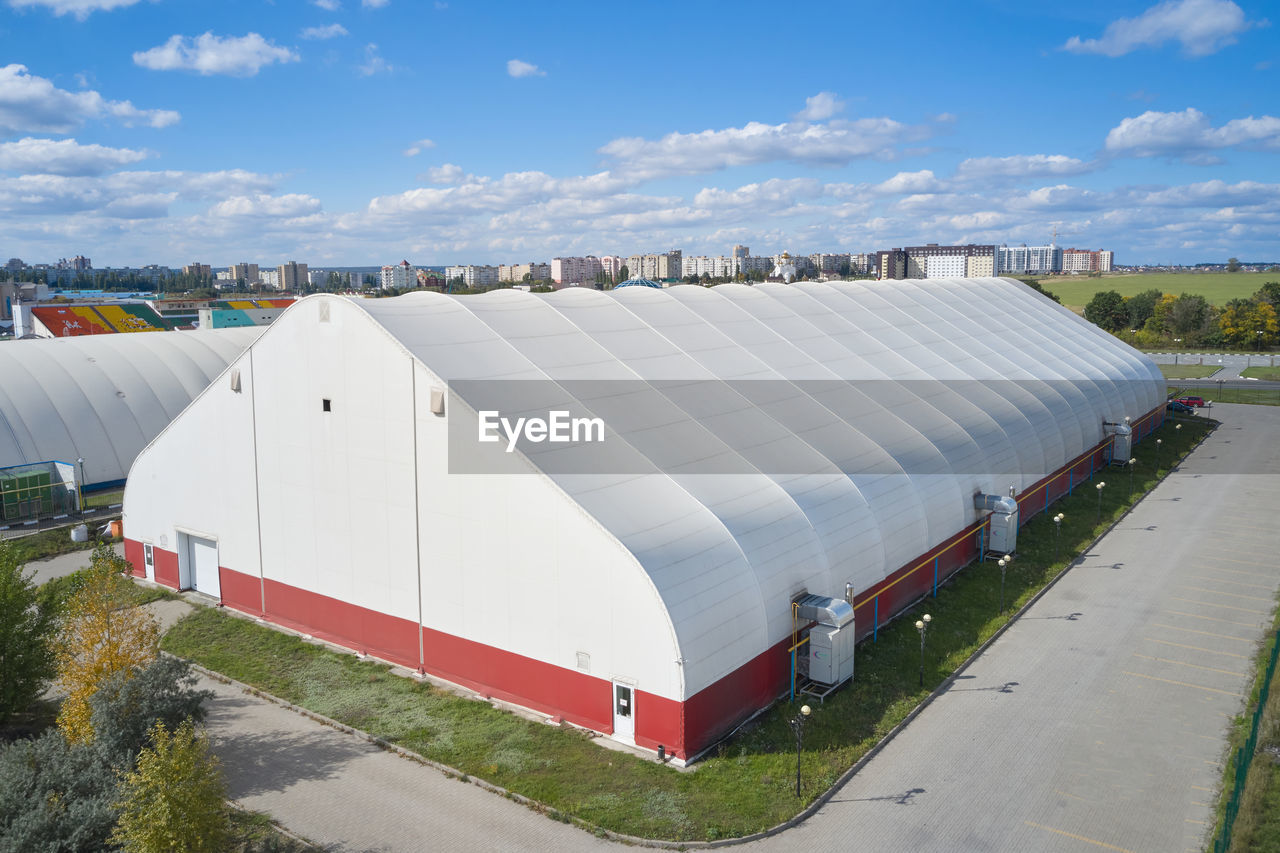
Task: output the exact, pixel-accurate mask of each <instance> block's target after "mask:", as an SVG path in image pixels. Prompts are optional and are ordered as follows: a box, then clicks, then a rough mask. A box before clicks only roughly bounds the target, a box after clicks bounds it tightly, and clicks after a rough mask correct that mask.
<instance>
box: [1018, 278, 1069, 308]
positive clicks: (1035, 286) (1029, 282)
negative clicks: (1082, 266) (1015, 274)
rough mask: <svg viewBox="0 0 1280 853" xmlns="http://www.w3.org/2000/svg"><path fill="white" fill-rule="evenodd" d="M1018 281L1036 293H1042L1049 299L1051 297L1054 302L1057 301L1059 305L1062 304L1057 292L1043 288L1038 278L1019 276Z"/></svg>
mask: <svg viewBox="0 0 1280 853" xmlns="http://www.w3.org/2000/svg"><path fill="white" fill-rule="evenodd" d="M1018 281H1020V282H1022V283H1023V284H1025V285H1026V286H1027V287H1029V288H1031V289H1032V290H1034V291H1036V292H1037V293H1043V294H1044V295H1045V296H1047V297H1049V298H1050V299H1052V300H1053V301H1054V302H1056V303H1058V304H1059V305H1061V304H1062V300H1061V299H1059V298H1058V294H1056V293H1053V292H1052V291H1049V290H1045V289H1044V285H1042V284H1041V283H1040V282H1039V280H1038V279H1034V278H1020V279H1018Z"/></svg>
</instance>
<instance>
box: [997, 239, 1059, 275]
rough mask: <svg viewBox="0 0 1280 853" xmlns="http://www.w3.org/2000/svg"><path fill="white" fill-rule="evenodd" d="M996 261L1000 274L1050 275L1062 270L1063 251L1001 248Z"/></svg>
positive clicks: (1052, 248) (1049, 247) (1032, 247)
mask: <svg viewBox="0 0 1280 853" xmlns="http://www.w3.org/2000/svg"><path fill="white" fill-rule="evenodd" d="M998 254H999V257H998V258H997V259H996V263H997V272H998V273H1012V274H1015V275H1022V274H1028V275H1041V274H1043V275H1048V274H1049V273H1055V272H1060V271H1061V270H1062V250H1061V249H1059V248H1058V247H1057V246H1055V245H1053V244H1052V243H1050V244H1049V245H1048V246H1025V245H1024V246H1001V247H1000V248H999V250H998Z"/></svg>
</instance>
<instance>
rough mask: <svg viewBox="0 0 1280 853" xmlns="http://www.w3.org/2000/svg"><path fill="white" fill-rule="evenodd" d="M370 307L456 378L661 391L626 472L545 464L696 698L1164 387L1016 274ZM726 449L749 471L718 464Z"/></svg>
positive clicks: (649, 403) (507, 293)
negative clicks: (636, 572) (647, 592)
mask: <svg viewBox="0 0 1280 853" xmlns="http://www.w3.org/2000/svg"><path fill="white" fill-rule="evenodd" d="M312 298H313V299H315V298H317V297H312ZM319 298H327V297H319ZM355 304H357V305H358V306H359V307H360V308H361V310H363V311H365V312H367V313H368V314H369V315H370V316H371V317H373V318H374V319H375V320H376V321H377V322H378V323H380V324H381V325H382V326H383V327H384V328H386V329H387V331H388V332H390V333H391V334H392V335H393V336H394V337H395V338H396V339H397V340H398V341H399V342H400V343H401V344H402V345H403V346H404V347H405V348H407V349H408V350H409V351H410V352H411V353H412V354H413V355H414V356H415V357H416V358H418V359H419V360H420V361H421V362H422V363H423V364H424V365H425V366H426V367H427V368H428V369H429V370H430V371H431V372H433V373H434V374H435V375H437V376H439V377H441V378H442V379H444V380H445V381H447V382H450V383H457V382H459V381H460V380H484V379H502V380H512V379H537V380H550V381H551V382H553V383H557V384H558V385H560V386H561V387H562V388H563V390H564V394H565V397H566V399H569V400H570V401H571V403H572V405H573V407H574V409H575V410H581V411H586V412H592V413H596V414H599V415H600V416H601V417H602V418H603V419H604V420H605V421H606V422H610V421H611V420H612V421H613V422H614V423H617V422H618V419H617V418H612V419H611V417H610V412H611V411H617V410H616V407H617V406H619V405H625V401H623V402H621V403H620V402H619V401H618V400H617V399H613V398H612V397H611V396H610V395H609V394H603V393H602V394H600V395H599V396H595V397H591V396H583V395H582V392H581V390H579V389H581V388H582V387H585V386H583V385H580V384H575V383H578V382H579V381H580V380H591V381H594V380H631V381H634V382H636V384H637V385H638V386H646V387H647V388H648V391H649V393H648V395H647V396H645V398H644V404H645V406H646V407H648V408H646V409H645V411H647V412H650V413H651V414H652V417H651V418H650V419H649V423H647V424H646V425H645V426H644V428H643V429H641V428H635V429H632V430H630V431H628V432H624V433H622V434H620V435H619V437H620V438H621V439H622V441H621V442H619V443H615V445H614V451H613V456H611V461H612V462H617V461H618V460H621V459H625V460H626V462H627V463H628V465H627V470H625V471H623V470H621V469H619V470H617V471H616V472H614V473H610V472H609V471H604V470H602V471H600V472H598V473H589V474H582V473H577V474H575V473H559V472H558V471H557V470H556V468H555V464H554V463H555V458H554V456H553V454H554V452H555V449H554V448H551V447H549V446H548V445H537V446H534V447H531V448H530V449H529V450H528V451H527V452H526V453H525V456H526V457H527V458H528V460H529V461H530V462H532V463H533V465H535V466H537V467H538V468H539V469H540V470H541V471H542V473H543V474H545V475H546V476H547V477H549V478H550V479H551V480H552V481H554V482H555V483H556V484H557V485H558V486H559V487H560V488H561V489H562V490H563V491H564V492H565V493H566V494H568V495H569V496H570V497H571V498H572V499H573V500H574V501H576V502H577V503H578V504H579V505H580V506H581V507H582V508H583V509H584V510H585V511H586V512H587V513H589V514H590V515H591V516H592V517H594V518H595V519H596V520H597V521H598V523H599V524H600V525H601V526H602V527H603V528H604V529H606V530H607V531H608V532H609V533H610V534H611V535H612V536H614V537H616V539H617V540H618V541H620V542H621V543H622V544H623V545H624V546H625V547H626V548H627V549H628V550H629V551H630V552H631V554H632V555H634V557H635V559H636V560H637V562H638V563H639V564H640V565H641V566H642V567H643V569H644V571H645V572H646V573H647V574H648V576H649V577H650V579H651V581H652V583H653V585H654V587H655V588H656V590H657V591H658V593H659V595H660V596H661V597H662V599H663V601H664V603H665V605H666V607H667V610H668V612H669V614H670V617H671V621H672V626H673V629H674V631H675V634H676V637H677V640H678V644H679V647H680V653H681V655H682V658H683V660H684V661H686V663H685V666H684V678H685V694H684V695H686V696H689V695H692V694H693V693H695V692H697V691H698V690H699V689H701V688H702V687H705V686H707V685H710V684H712V683H714V682H715V681H716V679H718V678H720V677H722V676H724V675H725V674H727V673H728V672H731V671H733V670H734V669H735V668H736V667H738V666H740V665H741V664H742V663H743V661H745V660H750V659H751V658H752V657H753V656H754V655H755V654H759V653H760V652H763V651H764V650H765V649H767V648H768V647H769V646H770V645H771V644H772V643H774V642H776V641H777V640H778V639H779V638H781V637H782V636H785V635H786V633H788V632H789V630H790V612H789V609H788V607H787V606H786V602H787V601H789V598H790V595H791V594H792V593H793V592H794V591H795V590H796V589H799V588H804V589H807V590H808V591H810V592H820V593H821V594H826V595H836V596H840V595H842V594H843V590H844V585H845V583H846V582H851V583H853V584H854V586H855V588H856V589H859V590H861V589H866V588H868V587H870V586H871V585H873V584H875V583H876V582H878V581H879V580H881V579H883V578H884V577H886V576H888V575H889V574H891V573H892V572H894V571H895V570H897V569H898V568H900V567H902V566H903V565H904V564H906V563H907V562H908V561H910V560H911V559H913V558H915V557H917V556H919V555H920V554H923V553H925V552H927V551H928V550H929V549H930V548H931V547H933V546H935V545H937V544H939V543H940V542H942V541H943V540H944V539H945V538H946V537H948V536H950V535H952V534H954V533H956V532H958V531H960V530H961V529H963V528H964V527H965V526H966V525H967V524H969V523H971V522H973V521H974V520H976V517H977V516H976V513H975V511H974V509H973V507H972V500H971V497H972V495H973V493H974V492H975V491H978V490H982V491H987V492H994V493H996V494H1005V493H1007V489H1008V487H1009V486H1010V485H1012V486H1015V487H1017V488H1019V489H1021V488H1023V487H1025V486H1028V485H1030V484H1032V483H1034V482H1035V481H1037V480H1038V479H1040V478H1042V477H1043V476H1044V475H1046V474H1047V473H1049V472H1051V471H1054V470H1057V469H1058V468H1060V467H1061V466H1063V465H1064V464H1065V463H1067V462H1068V461H1070V460H1072V459H1074V458H1075V457H1076V456H1078V455H1080V454H1081V453H1083V452H1084V451H1085V450H1087V449H1089V448H1090V447H1093V446H1094V445H1096V444H1097V443H1098V442H1099V441H1100V440H1101V439H1102V438H1103V426H1102V423H1103V421H1104V420H1110V421H1119V420H1123V418H1124V417H1126V416H1129V417H1134V418H1136V417H1139V416H1141V415H1144V414H1146V413H1147V412H1149V411H1151V410H1152V409H1154V408H1156V407H1157V406H1159V405H1160V404H1161V403H1162V402H1163V400H1164V395H1165V383H1164V380H1163V378H1162V376H1161V374H1160V372H1159V369H1158V368H1157V367H1156V366H1155V365H1154V364H1153V363H1152V362H1151V361H1150V360H1149V359H1147V358H1146V357H1144V356H1143V355H1142V354H1140V353H1138V352H1137V351H1136V350H1134V349H1132V348H1130V347H1128V346H1127V345H1125V344H1123V343H1122V342H1120V341H1119V340H1117V339H1116V338H1114V337H1112V336H1110V335H1108V334H1106V333H1105V332H1102V331H1101V330H1099V329H1098V328H1096V327H1095V326H1093V325H1091V324H1089V323H1087V322H1085V321H1084V320H1083V319H1081V318H1080V317H1078V316H1076V315H1075V314H1073V313H1072V312H1070V311H1069V310H1067V309H1065V308H1063V307H1062V306H1060V305H1057V304H1055V303H1053V302H1052V301H1051V300H1049V299H1047V298H1046V297H1044V296H1043V295H1041V294H1038V293H1036V292H1034V291H1033V290H1031V289H1030V288H1028V287H1026V286H1025V285H1022V284H1020V283H1018V282H1015V281H1012V280H1009V279H996V278H988V279H950V280H906V281H893V282H840V283H834V284H819V283H806V284H801V285H790V286H787V285H760V286H755V287H749V286H744V285H732V284H730V285H721V286H719V287H715V288H703V287H697V286H676V287H671V288H666V289H662V290H655V289H651V288H645V287H629V288H618V289H614V290H612V291H606V292H600V291H595V290H591V289H585V288H584V289H569V290H564V291H560V292H558V293H555V294H550V295H547V296H539V295H533V294H527V293H523V292H520V291H515V290H503V291H495V292H492V293H489V294H485V295H482V296H471V297H450V296H445V295H440V294H431V293H414V294H409V295H406V296H401V297H398V298H395V299H386V300H358V301H356V303H355ZM673 380H674V381H675V383H674V384H673V383H672V382H671V381H673ZM691 380H712V381H711V382H700V383H698V385H697V391H696V393H692V394H682V392H681V387H682V386H681V385H680V383H681V382H683V383H685V385H686V386H687V385H688V384H689V382H690V381H691ZM717 380H718V381H719V383H718V384H717V382H716V381H717ZM747 380H752V381H750V382H749V381H747ZM754 380H771V381H769V382H755V381H754ZM851 380H856V381H857V384H852V383H851V382H850V381H851ZM864 380H875V381H864ZM1008 380H1013V381H1008ZM654 383H659V384H657V385H655V384H654ZM663 383H666V384H663ZM461 384H465V383H461ZM462 394H463V399H464V400H466V396H465V392H462ZM575 394H577V395H579V396H575ZM611 407H614V408H611ZM623 421H625V418H624V419H623ZM722 462H723V463H725V464H728V465H729V467H730V468H732V470H734V471H737V472H739V473H733V474H716V473H703V472H705V471H708V470H715V465H716V464H720V463H722ZM588 470H592V469H588ZM742 471H749V472H751V473H741V472H742Z"/></svg>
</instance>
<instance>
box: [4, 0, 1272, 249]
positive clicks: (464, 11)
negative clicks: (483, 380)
mask: <svg viewBox="0 0 1280 853" xmlns="http://www.w3.org/2000/svg"><path fill="white" fill-rule="evenodd" d="M1269 7H1270V8H1269ZM1274 10H1275V7H1274V6H1270V4H1268V3H1262V2H1243V0H1242V2H1238V3H1237V2H1232V0H1167V2H1162V3H1157V4H1154V5H1153V4H1151V3H1149V2H1095V0H1081V2H1077V3H1074V4H1072V5H1071V6H1070V8H1067V7H1066V4H1053V5H1052V6H1050V4H1040V3H1025V2H1012V0H989V2H970V3H953V2H941V1H940V2H912V0H899V2H894V3H883V2H879V3H807V2H803V0H802V1H801V2H794V3H790V4H787V5H786V7H785V8H781V7H779V6H778V5H777V4H764V3H752V2H739V3H734V4H713V3H688V2H686V3H658V2H646V3H643V4H639V3H638V4H601V3H545V4H544V3H527V2H526V3H500V2H488V3H478V2H467V1H466V0H449V2H447V3H446V2H432V0H275V2H264V0H219V1H218V2H206V1H205V0H0V255H4V256H5V257H10V256H16V257H21V258H23V259H24V260H26V261H28V262H48V261H52V260H56V259H57V258H58V257H62V256H68V257H69V256H71V255H74V254H77V253H80V254H85V255H88V256H90V257H91V258H92V259H93V262H94V264H95V265H96V266H107V265H113V266H121V265H140V264H144V263H167V264H173V265H180V264H183V263H189V262H191V261H201V262H204V263H210V264H213V265H214V266H225V265H227V264H229V263H232V262H235V261H239V260H246V259H248V260H251V261H256V262H259V263H262V264H272V265H274V264H278V263H281V262H283V261H285V260H288V259H296V260H299V261H305V262H307V263H310V264H312V265H313V266H325V265H334V266H338V265H363V264H381V263H392V262H395V261H397V260H399V259H401V258H408V259H409V260H411V261H413V262H415V263H422V264H445V263H458V262H461V263H494V264H497V263H518V262H525V261H529V260H548V259H550V258H551V257H553V256H556V255H577V254H588V253H593V254H597V255H599V254H624V255H626V254H633V253H637V252H650V251H664V250H666V249H669V248H673V247H678V248H682V249H683V250H684V251H685V253H686V255H690V254H728V252H729V251H730V249H731V247H732V246H733V244H735V243H745V244H747V245H749V246H750V247H751V249H752V252H753V253H754V254H772V253H775V252H779V251H782V250H784V249H787V250H790V251H791V252H793V253H795V252H802V253H809V252H815V251H833V252H834V251H853V252H858V251H865V252H870V251H875V250H877V249H883V248H890V247H893V246H902V245H914V244H917V243H921V242H938V243H958V242H970V241H974V242H995V243H1008V244H1010V245H1015V244H1020V243H1024V242H1025V243H1028V244H1042V243H1045V242H1048V240H1049V239H1050V237H1051V235H1052V233H1053V231H1054V229H1055V228H1057V230H1058V232H1059V234H1060V236H1059V244H1060V245H1065V246H1078V247H1083V248H1110V249H1113V250H1114V251H1115V252H1116V259H1117V262H1119V263H1192V262H1197V261H1225V259H1226V258H1227V257H1228V256H1237V257H1239V258H1241V259H1258V260H1280V34H1278V32H1277V29H1276V27H1275V26H1274V25H1273V23H1272V22H1271V21H1270V20H1268V12H1270V13H1271V14H1274Z"/></svg>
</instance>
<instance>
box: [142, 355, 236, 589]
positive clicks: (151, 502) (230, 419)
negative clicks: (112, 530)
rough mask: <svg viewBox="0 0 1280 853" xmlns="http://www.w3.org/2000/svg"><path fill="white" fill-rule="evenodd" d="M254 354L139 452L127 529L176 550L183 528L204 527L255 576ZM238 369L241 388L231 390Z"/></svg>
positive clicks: (224, 555)
mask: <svg viewBox="0 0 1280 853" xmlns="http://www.w3.org/2000/svg"><path fill="white" fill-rule="evenodd" d="M156 334H160V333H159V332H157V333H156ZM251 360H252V356H251V353H249V352H245V353H243V354H242V355H240V357H239V358H237V359H235V360H234V361H232V362H231V364H230V365H229V367H228V369H227V371H225V372H223V373H222V374H221V375H219V376H217V377H215V378H214V380H213V382H212V383H210V384H209V386H208V387H207V388H205V390H204V391H203V392H202V393H201V394H200V395H199V396H197V397H196V398H195V399H194V400H193V401H192V402H191V404H190V405H189V406H187V408H186V409H185V410H183V413H182V414H181V415H179V416H178V417H177V418H175V419H174V420H173V421H171V422H170V423H169V425H168V426H167V427H165V428H164V429H163V430H162V431H161V432H160V434H159V435H157V436H156V437H155V438H154V439H153V440H152V441H151V443H150V444H148V445H147V446H146V447H145V448H144V449H143V450H142V451H141V452H140V453H139V454H138V456H137V458H136V459H135V460H134V463H133V467H132V468H131V469H130V470H129V483H128V486H127V488H126V489H125V494H124V508H123V516H122V517H123V521H124V533H125V536H126V537H128V538H129V539H133V540H136V541H141V542H149V543H151V544H152V545H155V546H156V547H158V548H163V549H164V550H166V551H172V552H176V551H177V531H178V529H179V528H182V529H185V530H188V531H194V532H198V533H204V534H207V535H208V536H210V537H211V538H214V539H216V540H217V542H218V564H219V565H221V566H225V567H227V568H230V569H233V570H235V571H237V572H241V573H243V574H246V575H251V576H254V577H257V576H258V574H259V570H260V567H259V561H258V511H257V503H256V485H255V482H256V477H255V473H254V455H253V393H254V388H253V370H252V369H251V367H250V364H251ZM233 369H238V370H239V371H240V382H241V385H240V388H241V390H240V393H236V392H235V391H232V390H231V382H230V371H231V370H233Z"/></svg>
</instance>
